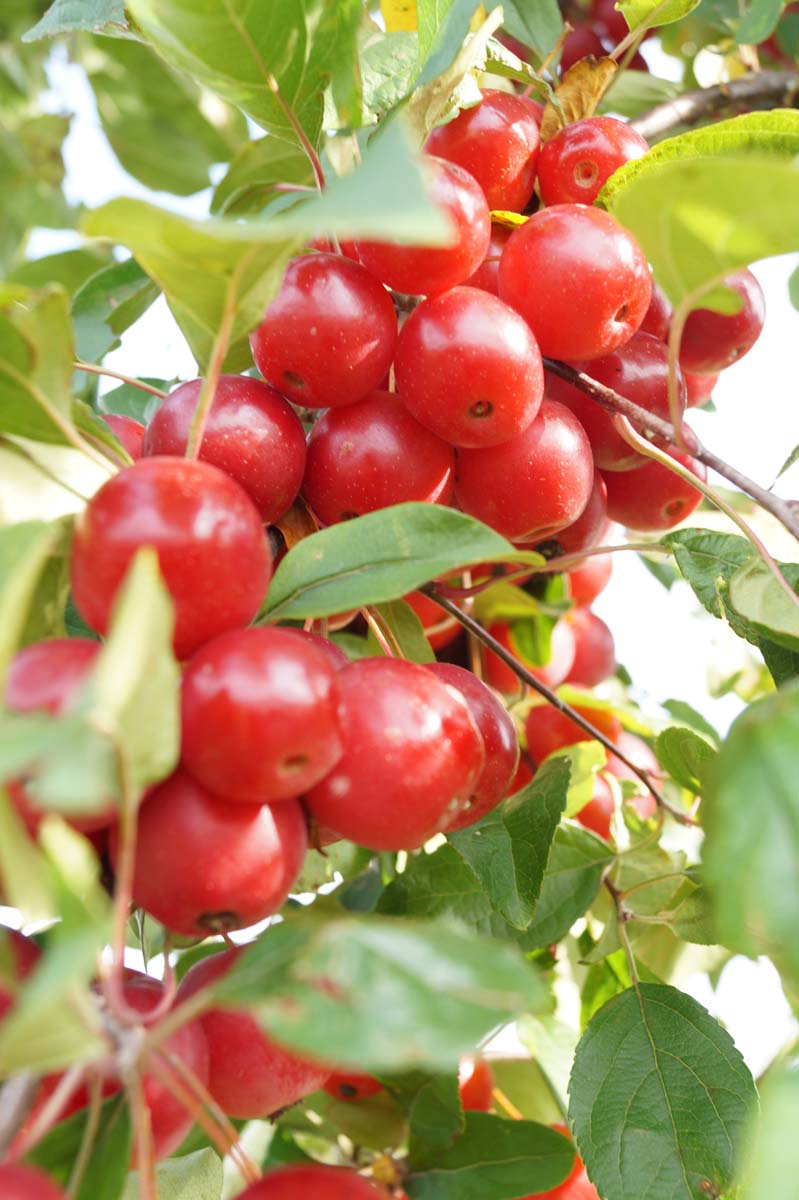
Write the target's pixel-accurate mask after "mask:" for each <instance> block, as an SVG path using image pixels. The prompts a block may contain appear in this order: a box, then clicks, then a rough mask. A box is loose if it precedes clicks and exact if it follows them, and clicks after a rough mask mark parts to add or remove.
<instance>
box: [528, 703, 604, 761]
mask: <svg viewBox="0 0 799 1200" xmlns="http://www.w3.org/2000/svg"><path fill="white" fill-rule="evenodd" d="M572 708H574V710H575V712H577V713H578V714H579V715H580V716H581V717H585V719H586V721H590V722H591V724H592V725H595V726H596V728H597V729H599V731H600V732H601V733H604V734H605V735H606V736H607V737H609V738H610V739H611V741H614V742H615V740H616V738H617V737H618V736H619V734H620V733H621V722H620V721H619V719H618V717H616V716H614V715H613V713H611V712H608V711H607V709H601V708H587V707H585V706H584V705H580V704H573V705H572ZM524 729H525V733H526V735H527V750H528V753H529V754H530V756H531V758H532V759H533V761H534V762H535V763H536V765H538V766H540V765H541V763H542V762H543V761H544V759H545V758H548V757H549V755H550V754H552V753H554V751H555V750H562V749H563V747H564V746H574V745H576V743H577V742H590V741H591V735H590V734H589V733H586V732H585V730H583V729H581V728H580V726H579V725H575V723H574V722H573V721H572V720H571V719H570V718H569V717H567V716H565V715H564V714H563V713H561V712H558V710H557V709H556V708H552V706H551V705H549V704H539V705H536V707H535V708H531V709H530V712H529V714H528V716H527V720H526V722H525V726H524Z"/></svg>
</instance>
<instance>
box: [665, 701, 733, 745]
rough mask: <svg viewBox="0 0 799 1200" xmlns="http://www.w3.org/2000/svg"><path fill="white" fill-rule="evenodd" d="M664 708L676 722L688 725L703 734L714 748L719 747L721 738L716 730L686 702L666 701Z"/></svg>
mask: <svg viewBox="0 0 799 1200" xmlns="http://www.w3.org/2000/svg"><path fill="white" fill-rule="evenodd" d="M663 708H665V710H666V712H667V713H670V714H671V716H672V717H674V719H675V720H677V721H679V722H680V723H681V724H683V725H688V726H689V727H690V728H691V729H695V730H696V732H697V733H701V734H702V735H703V736H704V737H705V738H707V740H708V741H709V742H712V743H713V745H714V746H718V745H719V742H720V740H721V739H720V738H719V735H718V733H717V732H716V730H715V729H714V728H713V726H712V725H711V724H710V722H709V721H708V720H706V719H705V717H703V716H702V714H701V713H700V712H697V710H696V709H695V708H692V706H691V705H690V704H688V702H687V701H686V700H664V702H663Z"/></svg>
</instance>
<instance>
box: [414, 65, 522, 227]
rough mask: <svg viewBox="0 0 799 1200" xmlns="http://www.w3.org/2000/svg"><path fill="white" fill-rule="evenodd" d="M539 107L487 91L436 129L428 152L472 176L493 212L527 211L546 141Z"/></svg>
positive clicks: (499, 93) (431, 137)
mask: <svg viewBox="0 0 799 1200" xmlns="http://www.w3.org/2000/svg"><path fill="white" fill-rule="evenodd" d="M536 108H537V105H535V102H534V101H532V100H528V99H527V98H526V97H524V96H514V95H512V94H510V93H508V92H497V91H493V90H491V89H487V90H486V91H484V92H483V94H482V100H481V102H480V103H479V104H477V105H475V106H474V107H473V108H466V109H463V111H462V112H460V113H458V115H457V117H455V119H454V120H452V121H449V122H448V123H447V124H446V125H441V126H439V128H438V129H434V130H433V132H432V133H431V134H430V136H429V138H428V139H427V143H426V145H425V150H426V151H427V153H428V154H434V155H437V156H438V157H439V158H444V159H446V160H447V162H453V163H457V165H458V166H459V167H463V169H464V170H465V171H468V172H469V174H470V175H472V176H473V177H474V178H475V179H476V180H477V182H478V183H479V184H480V187H481V188H482V189H483V191H484V193H485V198H486V200H487V202H488V207H489V208H490V209H491V210H492V211H493V210H495V209H504V210H506V211H507V210H509V211H511V212H521V211H522V209H524V208H525V207H526V205H527V204H528V202H529V200H530V198H531V196H532V194H533V186H534V184H535V173H536V163H537V161H538V144H539V140H540V137H539V132H538V126H539V121H538V120H537V115H538V114H537V112H536Z"/></svg>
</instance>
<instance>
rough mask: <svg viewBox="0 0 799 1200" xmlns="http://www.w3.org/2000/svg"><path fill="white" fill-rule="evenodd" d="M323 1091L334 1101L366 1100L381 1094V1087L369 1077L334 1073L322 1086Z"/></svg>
mask: <svg viewBox="0 0 799 1200" xmlns="http://www.w3.org/2000/svg"><path fill="white" fill-rule="evenodd" d="M323 1086H324V1090H325V1091H326V1092H327V1094H328V1095H329V1096H333V1097H334V1099H336V1100H346V1101H354V1100H367V1099H368V1098H369V1097H370V1096H376V1095H377V1093H378V1092H382V1090H383V1085H382V1083H380V1081H379V1080H377V1079H375V1078H373V1076H371V1075H357V1074H355V1073H353V1072H350V1073H349V1074H347V1073H346V1072H341V1071H334V1072H333V1074H332V1075H331V1076H330V1078H329V1079H328V1081H327V1083H325V1084H324V1085H323Z"/></svg>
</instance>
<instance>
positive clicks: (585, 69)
mask: <svg viewBox="0 0 799 1200" xmlns="http://www.w3.org/2000/svg"><path fill="white" fill-rule="evenodd" d="M617 70H618V66H617V64H616V63H615V62H614V61H613V59H612V58H599V59H596V58H594V56H593V54H589V55H588V56H587V58H581V59H580V61H579V62H576V63H575V64H574V66H573V67H569V69H568V71H567V72H566V74H565V75H564V76H563V79H562V80H561V81H560V83H559V84H558V86H557V88H556V89H555V95H556V96H557V98H558V101H559V103H560V107H561V109H562V114H561V113H560V112H558V109H557V106H556V105H554V104H552V103H551V102H550V103H549V104H547V106H546V108H545V109H544V119H543V121H542V122H541V141H542V142H548V141H549V139H550V138H553V137H554V136H555V134H556V133H559V132H560V130H561V129H563V127H564V126H565V125H572V124H574V122H575V121H582V120H583V118H584V117H592V116H593V115H594V113H595V112H596V110H597V107H598V105H599V102H600V100H601V99H602V97H603V96H604V94H605V92H606V91H607V90H608V88H609V87H610V83H611V80H612V79H613V76H614V75H615V74H616V71H617Z"/></svg>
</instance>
